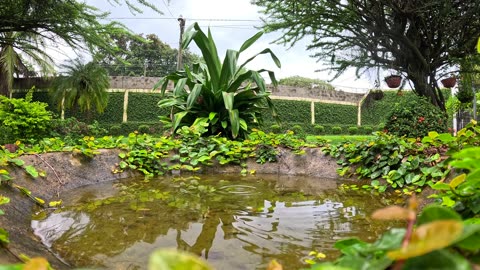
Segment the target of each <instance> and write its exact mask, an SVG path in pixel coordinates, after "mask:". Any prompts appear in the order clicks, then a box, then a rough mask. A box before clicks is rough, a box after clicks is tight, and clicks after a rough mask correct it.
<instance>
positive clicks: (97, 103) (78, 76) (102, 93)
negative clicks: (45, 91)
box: [51, 58, 110, 114]
mask: <svg viewBox="0 0 480 270" xmlns="http://www.w3.org/2000/svg"><path fill="white" fill-rule="evenodd" d="M61 68H62V69H64V76H60V77H57V78H56V79H55V80H54V81H53V83H52V91H51V95H52V97H53V99H54V100H55V101H56V102H57V104H59V106H62V100H63V106H65V108H76V107H78V108H79V109H80V110H81V111H82V112H87V114H90V112H92V111H93V109H95V110H96V111H97V112H100V113H101V112H103V111H104V110H105V108H106V107H107V103H108V93H107V91H106V90H107V89H108V87H109V86H110V79H109V77H108V74H107V71H106V70H105V69H104V68H102V67H101V66H100V65H99V64H98V63H96V62H89V63H87V64H85V63H83V61H82V60H81V59H78V58H77V59H75V60H71V61H69V62H68V63H66V64H63V65H61Z"/></svg>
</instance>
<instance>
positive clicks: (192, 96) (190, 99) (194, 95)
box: [187, 84, 202, 110]
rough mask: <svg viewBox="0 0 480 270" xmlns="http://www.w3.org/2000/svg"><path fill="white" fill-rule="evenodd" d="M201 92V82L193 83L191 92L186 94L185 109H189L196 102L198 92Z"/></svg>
mask: <svg viewBox="0 0 480 270" xmlns="http://www.w3.org/2000/svg"><path fill="white" fill-rule="evenodd" d="M201 92H202V85H201V84H195V86H194V87H193V89H192V92H190V94H188V98H187V110H189V109H191V108H192V107H193V105H195V104H196V103H197V100H198V97H199V96H200V93H201Z"/></svg>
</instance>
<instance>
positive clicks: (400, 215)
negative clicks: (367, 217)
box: [372, 205, 415, 220]
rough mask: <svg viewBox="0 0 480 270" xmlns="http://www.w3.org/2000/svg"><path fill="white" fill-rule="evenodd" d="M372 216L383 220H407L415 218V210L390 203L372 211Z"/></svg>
mask: <svg viewBox="0 0 480 270" xmlns="http://www.w3.org/2000/svg"><path fill="white" fill-rule="evenodd" d="M372 218H374V219H383V220H392V219H395V220H408V219H414V218H415V212H414V211H412V210H410V209H406V208H403V207H400V206H396V205H392V206H387V207H385V208H382V209H378V210H377V211H375V212H373V214H372Z"/></svg>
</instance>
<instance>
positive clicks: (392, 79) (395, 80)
mask: <svg viewBox="0 0 480 270" xmlns="http://www.w3.org/2000/svg"><path fill="white" fill-rule="evenodd" d="M385 82H386V83H387V86H388V87H390V88H397V87H399V86H400V84H401V83H402V76H400V75H390V76H388V77H385Z"/></svg>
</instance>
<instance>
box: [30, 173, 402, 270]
mask: <svg viewBox="0 0 480 270" xmlns="http://www.w3.org/2000/svg"><path fill="white" fill-rule="evenodd" d="M340 183H341V182H339V181H335V180H327V179H318V178H305V177H287V176H281V177H280V176H263V175H257V176H248V177H242V176H239V175H217V176H201V177H197V176H182V177H180V176H177V177H173V176H172V177H161V178H154V179H149V180H144V179H138V178H137V179H127V180H122V181H117V182H113V183H108V184H102V185H95V186H87V187H83V188H80V189H76V190H72V191H69V192H68V193H64V194H62V200H63V207H62V208H60V209H57V210H55V211H54V212H51V213H47V212H44V211H38V212H35V214H34V217H33V221H32V228H33V230H34V232H35V234H36V235H37V236H39V237H40V238H41V240H42V242H43V243H44V244H45V245H46V246H48V247H49V248H50V249H51V250H52V252H54V253H55V254H56V255H57V256H59V257H60V258H62V259H63V260H65V261H67V262H69V263H72V264H73V265H75V266H76V267H100V268H108V269H146V266H147V262H148V256H149V254H150V253H152V252H153V251H154V250H156V249H158V248H176V249H179V250H185V251H189V252H192V253H195V254H198V255H199V256H201V257H203V258H204V259H206V260H207V261H208V262H209V263H210V264H211V265H213V266H214V268H215V269H231V270H241V269H249V270H250V269H266V266H267V264H268V262H269V261H271V260H272V259H276V260H277V261H278V262H280V263H281V264H282V265H283V266H284V269H301V268H303V267H307V266H308V265H307V264H306V263H305V262H304V261H305V259H306V258H308V254H309V252H310V251H318V252H322V253H324V254H326V255H327V258H326V259H327V260H329V259H330V260H333V259H334V258H335V257H336V256H338V255H339V254H338V253H337V252H336V251H335V250H334V249H333V244H334V243H335V241H337V240H339V239H342V238H345V237H353V236H355V237H358V238H360V239H362V240H367V241H373V239H375V238H376V237H377V236H378V235H379V234H381V233H382V232H383V231H384V230H386V229H387V228H389V226H391V225H392V224H386V223H385V222H380V221H375V220H372V219H371V218H370V214H371V213H372V212H373V211H374V210H375V209H378V208H381V207H384V206H385V205H388V204H391V203H392V202H393V200H394V199H395V198H396V197H395V196H392V197H389V196H388V195H386V194H383V195H372V194H371V193H370V192H366V191H362V190H357V191H354V190H350V191H345V190H339V189H338V185H340Z"/></svg>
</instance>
